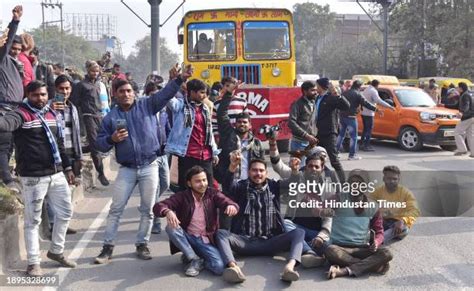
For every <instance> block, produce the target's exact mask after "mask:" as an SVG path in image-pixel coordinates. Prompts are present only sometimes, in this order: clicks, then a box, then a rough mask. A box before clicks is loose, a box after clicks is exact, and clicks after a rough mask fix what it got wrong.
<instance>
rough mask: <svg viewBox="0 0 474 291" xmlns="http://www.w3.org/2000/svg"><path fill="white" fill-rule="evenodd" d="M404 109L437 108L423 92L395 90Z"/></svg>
mask: <svg viewBox="0 0 474 291" xmlns="http://www.w3.org/2000/svg"><path fill="white" fill-rule="evenodd" d="M395 94H396V95H397V97H398V100H399V101H400V103H401V104H402V106H403V107H435V106H436V103H435V102H434V101H433V99H432V98H431V97H430V95H428V94H426V93H425V92H424V91H422V90H406V89H405V90H395Z"/></svg>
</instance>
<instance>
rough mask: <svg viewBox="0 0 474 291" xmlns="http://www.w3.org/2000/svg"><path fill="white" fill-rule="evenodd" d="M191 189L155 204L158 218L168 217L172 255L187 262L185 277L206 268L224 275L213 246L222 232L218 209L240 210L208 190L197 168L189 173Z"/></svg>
mask: <svg viewBox="0 0 474 291" xmlns="http://www.w3.org/2000/svg"><path fill="white" fill-rule="evenodd" d="M186 183H187V186H188V189H187V190H185V191H182V192H178V193H176V194H174V195H173V196H171V197H170V198H168V199H166V200H164V201H162V202H160V203H157V204H155V207H154V208H153V211H154V213H155V216H161V217H165V216H166V219H167V222H168V225H167V226H166V232H167V233H168V236H169V238H170V244H171V253H172V254H174V253H177V252H179V251H181V252H183V254H184V261H186V263H187V266H186V271H185V273H186V276H189V277H195V276H197V275H199V272H200V271H201V270H202V269H203V268H206V269H208V270H209V271H211V272H212V273H214V274H216V275H222V273H223V272H224V262H223V261H222V258H221V255H220V253H219V250H218V249H217V248H216V247H215V245H214V234H215V233H216V232H217V230H218V229H219V220H218V209H219V210H220V211H223V212H224V213H225V214H226V215H228V216H234V215H236V214H237V212H238V211H239V206H238V205H237V203H235V202H233V201H232V200H231V199H229V198H227V197H226V196H225V195H224V194H222V193H221V192H219V191H218V190H216V189H214V188H211V187H208V181H207V173H206V171H205V170H204V169H203V168H202V167H200V166H194V167H192V168H191V169H189V171H188V172H187V174H186Z"/></svg>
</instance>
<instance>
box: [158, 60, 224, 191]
mask: <svg viewBox="0 0 474 291" xmlns="http://www.w3.org/2000/svg"><path fill="white" fill-rule="evenodd" d="M175 70H176V71H177V69H175ZM173 74H174V73H171V72H170V75H173ZM186 87H187V96H186V97H183V98H173V99H171V100H170V102H169V103H168V108H170V110H171V112H172V116H173V128H172V130H171V132H170V135H169V137H168V141H167V143H166V147H165V152H166V153H167V154H173V155H176V156H178V168H179V178H178V184H179V186H180V188H181V189H182V190H184V189H186V175H185V174H186V170H187V169H190V168H192V167H194V166H201V167H203V168H204V169H205V170H206V172H207V174H208V176H207V178H208V179H207V180H208V181H210V182H209V183H212V181H213V180H214V175H213V170H212V166H213V165H217V163H218V161H219V158H218V154H219V150H218V149H217V145H216V143H215V141H214V136H213V135H212V124H211V111H210V110H209V107H208V106H207V105H206V104H204V103H203V100H204V99H205V98H206V91H207V87H206V84H205V83H204V82H202V81H201V80H198V79H193V80H191V81H189V82H187V83H186Z"/></svg>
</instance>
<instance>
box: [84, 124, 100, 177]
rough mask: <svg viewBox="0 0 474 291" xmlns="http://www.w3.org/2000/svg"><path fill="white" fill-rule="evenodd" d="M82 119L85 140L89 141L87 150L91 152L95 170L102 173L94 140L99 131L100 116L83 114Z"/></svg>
mask: <svg viewBox="0 0 474 291" xmlns="http://www.w3.org/2000/svg"><path fill="white" fill-rule="evenodd" d="M83 120H84V125H85V128H86V134H87V142H88V143H89V150H90V152H91V157H92V161H93V162H94V167H95V170H96V171H97V173H98V174H99V176H101V175H104V164H103V163H102V157H101V156H100V154H99V151H98V150H97V148H96V146H95V141H96V140H97V133H98V132H99V129H100V123H101V121H102V118H100V117H96V116H90V115H84V117H83Z"/></svg>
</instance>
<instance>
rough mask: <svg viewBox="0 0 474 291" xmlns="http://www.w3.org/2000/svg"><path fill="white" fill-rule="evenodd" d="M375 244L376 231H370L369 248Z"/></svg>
mask: <svg viewBox="0 0 474 291" xmlns="http://www.w3.org/2000/svg"><path fill="white" fill-rule="evenodd" d="M373 244H375V230H373V229H371V230H370V237H369V246H371V245H373Z"/></svg>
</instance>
